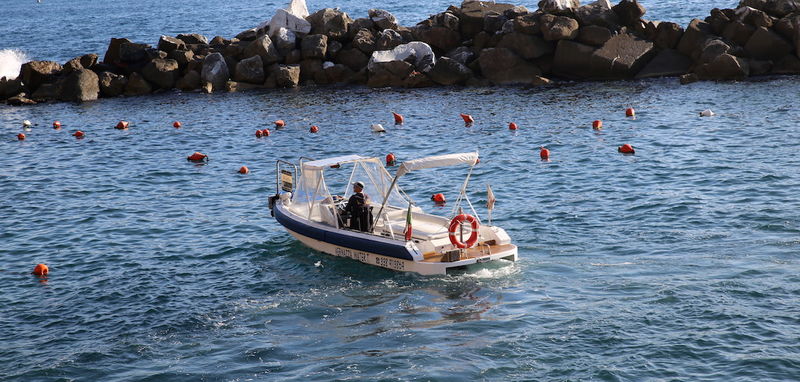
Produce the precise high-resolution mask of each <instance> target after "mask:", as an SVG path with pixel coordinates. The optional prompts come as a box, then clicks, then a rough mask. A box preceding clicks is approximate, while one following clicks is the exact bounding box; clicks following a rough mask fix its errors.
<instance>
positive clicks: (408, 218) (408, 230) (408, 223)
mask: <svg viewBox="0 0 800 382" xmlns="http://www.w3.org/2000/svg"><path fill="white" fill-rule="evenodd" d="M412 232H413V230H412V229H411V202H408V213H406V231H405V234H406V241H410V240H411V234H412Z"/></svg>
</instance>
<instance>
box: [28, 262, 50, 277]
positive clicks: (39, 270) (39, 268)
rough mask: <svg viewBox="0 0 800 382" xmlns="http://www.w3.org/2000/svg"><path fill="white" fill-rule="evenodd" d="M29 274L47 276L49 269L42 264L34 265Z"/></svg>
mask: <svg viewBox="0 0 800 382" xmlns="http://www.w3.org/2000/svg"><path fill="white" fill-rule="evenodd" d="M31 273H32V274H34V275H36V276H47V274H48V273H50V268H47V265H44V264H36V266H35V267H33V272H31Z"/></svg>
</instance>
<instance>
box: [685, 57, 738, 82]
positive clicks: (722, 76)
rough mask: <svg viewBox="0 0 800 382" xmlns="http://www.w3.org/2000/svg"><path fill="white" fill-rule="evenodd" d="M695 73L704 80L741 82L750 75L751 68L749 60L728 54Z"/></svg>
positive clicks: (702, 66) (701, 67)
mask: <svg viewBox="0 0 800 382" xmlns="http://www.w3.org/2000/svg"><path fill="white" fill-rule="evenodd" d="M695 73H696V74H697V76H698V78H700V79H702V80H739V79H743V78H745V77H747V76H748V75H749V74H750V67H749V65H748V64H747V60H745V59H743V58H739V57H736V56H732V55H730V54H727V53H726V54H722V55H720V56H718V57H717V58H716V59H714V61H712V62H710V63H708V64H703V65H700V66H698V67H697V68H696V69H695Z"/></svg>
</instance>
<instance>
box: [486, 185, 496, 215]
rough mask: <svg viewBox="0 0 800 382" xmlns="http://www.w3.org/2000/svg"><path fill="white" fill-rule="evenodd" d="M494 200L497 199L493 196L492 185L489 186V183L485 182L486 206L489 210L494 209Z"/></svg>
mask: <svg viewBox="0 0 800 382" xmlns="http://www.w3.org/2000/svg"><path fill="white" fill-rule="evenodd" d="M495 201H497V199H495V198H494V192H492V186H490V185H489V183H486V208H487V209H489V211H491V210H493V209H494V202H495Z"/></svg>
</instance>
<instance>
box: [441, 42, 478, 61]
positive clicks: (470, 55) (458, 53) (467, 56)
mask: <svg viewBox="0 0 800 382" xmlns="http://www.w3.org/2000/svg"><path fill="white" fill-rule="evenodd" d="M444 56H445V57H448V58H452V59H454V60H456V61H458V62H460V63H462V64H464V65H467V64H469V63H470V62H471V61H472V60H473V59H474V58H475V53H474V52H473V51H472V49H470V48H469V47H466V46H459V47H458V48H455V49H453V50H451V51H449V52H447V54H445V55H444Z"/></svg>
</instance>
